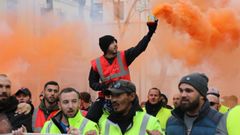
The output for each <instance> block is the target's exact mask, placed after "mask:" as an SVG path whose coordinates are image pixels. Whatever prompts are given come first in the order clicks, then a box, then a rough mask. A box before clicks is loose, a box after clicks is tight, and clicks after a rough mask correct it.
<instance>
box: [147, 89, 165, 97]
mask: <svg viewBox="0 0 240 135" xmlns="http://www.w3.org/2000/svg"><path fill="white" fill-rule="evenodd" d="M150 90H157V91H158V93H159V97H160V96H161V94H162V93H161V91H160V89H159V88H157V87H153V88H151V89H149V91H148V94H149V92H150Z"/></svg>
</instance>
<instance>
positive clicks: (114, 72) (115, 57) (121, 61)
mask: <svg viewBox="0 0 240 135" xmlns="http://www.w3.org/2000/svg"><path fill="white" fill-rule="evenodd" d="M157 24H158V20H155V21H154V22H152V23H147V26H148V33H147V35H146V36H144V37H143V39H142V40H141V41H140V42H139V43H138V44H137V45H136V46H135V47H131V48H129V49H127V50H124V51H118V45H117V39H115V37H113V36H111V35H105V36H103V37H101V38H99V46H100V48H101V50H102V51H103V55H102V56H100V57H99V58H96V59H94V60H92V61H91V64H92V66H91V69H90V72H89V78H88V79H89V85H90V87H91V88H92V89H93V90H95V91H100V92H99V99H98V100H97V101H96V102H94V104H93V105H92V107H91V109H90V110H89V111H88V114H87V116H86V117H87V118H89V119H91V120H93V121H95V122H97V121H98V120H99V118H100V117H99V116H101V114H102V113H103V111H102V109H98V108H103V107H106V109H104V110H109V109H110V108H111V104H110V100H107V99H105V96H104V94H103V92H104V90H106V89H107V88H108V86H109V84H111V83H112V82H114V81H117V80H119V79H124V80H130V73H129V69H128V67H129V66H130V65H131V63H132V62H133V61H134V60H135V59H136V58H137V57H138V56H139V55H140V54H141V53H142V52H143V51H145V49H146V48H147V46H148V43H149V42H150V40H151V37H152V35H153V33H154V32H155V30H156V28H157ZM105 94H106V93H105Z"/></svg>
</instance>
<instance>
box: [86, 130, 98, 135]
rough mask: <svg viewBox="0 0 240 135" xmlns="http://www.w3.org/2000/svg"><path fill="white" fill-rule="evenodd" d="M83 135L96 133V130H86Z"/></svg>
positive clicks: (95, 134) (94, 134)
mask: <svg viewBox="0 0 240 135" xmlns="http://www.w3.org/2000/svg"><path fill="white" fill-rule="evenodd" d="M85 135H97V132H96V131H94V130H90V131H87V132H86V134H85Z"/></svg>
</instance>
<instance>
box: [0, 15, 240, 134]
mask: <svg viewBox="0 0 240 135" xmlns="http://www.w3.org/2000/svg"><path fill="white" fill-rule="evenodd" d="M157 23H158V20H154V21H153V22H151V23H148V24H147V26H148V30H149V31H148V33H147V34H146V36H144V37H143V39H142V40H141V41H140V42H139V43H138V44H137V45H136V46H135V47H131V48H129V49H127V50H124V51H118V46H117V39H115V37H113V36H111V35H106V36H103V37H101V38H100V39H99V45H100V48H101V50H102V51H103V53H104V54H103V55H102V56H100V57H99V58H96V59H94V60H92V62H91V64H92V66H91V69H90V72H89V86H90V87H91V88H92V89H93V90H94V91H98V92H99V96H98V98H97V100H96V101H92V99H91V95H90V94H89V93H88V92H79V91H78V90H76V89H75V88H72V87H67V88H60V86H59V84H58V82H56V81H49V82H46V84H45V85H44V86H43V90H42V93H41V97H40V101H41V102H40V104H39V105H38V106H33V105H32V103H31V91H30V90H29V89H28V88H25V87H24V88H21V89H19V90H18V91H17V92H16V93H15V94H11V86H12V82H11V80H10V79H9V77H8V76H7V75H6V74H0V125H1V126H0V134H7V133H12V134H14V135H22V134H24V133H41V134H72V135H98V134H101V135H239V134H240V130H239V129H240V115H239V114H240V106H239V105H237V106H235V107H233V108H232V109H229V108H228V107H226V106H224V105H222V104H221V103H220V93H219V91H218V90H217V89H214V88H212V89H209V86H208V81H209V78H208V77H207V75H205V74H203V73H190V74H188V75H186V76H183V77H182V78H180V81H179V83H178V90H179V92H178V93H175V95H174V96H173V107H172V106H170V105H169V104H168V98H167V96H166V95H165V94H163V93H162V92H161V90H160V89H159V88H156V87H153V88H150V89H149V90H148V94H147V101H144V102H140V101H139V98H138V95H137V91H138V90H137V89H136V86H135V84H134V82H132V81H131V79H130V74H129V70H128V67H129V66H130V65H131V63H132V62H133V61H134V60H135V59H136V58H137V57H138V56H139V55H140V54H141V53H142V52H144V51H145V50H146V48H147V46H148V43H149V42H150V40H151V37H152V35H153V34H154V33H155V30H156V28H157Z"/></svg>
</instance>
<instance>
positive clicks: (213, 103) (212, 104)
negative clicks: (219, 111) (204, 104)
mask: <svg viewBox="0 0 240 135" xmlns="http://www.w3.org/2000/svg"><path fill="white" fill-rule="evenodd" d="M209 103H210V106H214V105H217V104H219V103H215V102H209Z"/></svg>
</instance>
